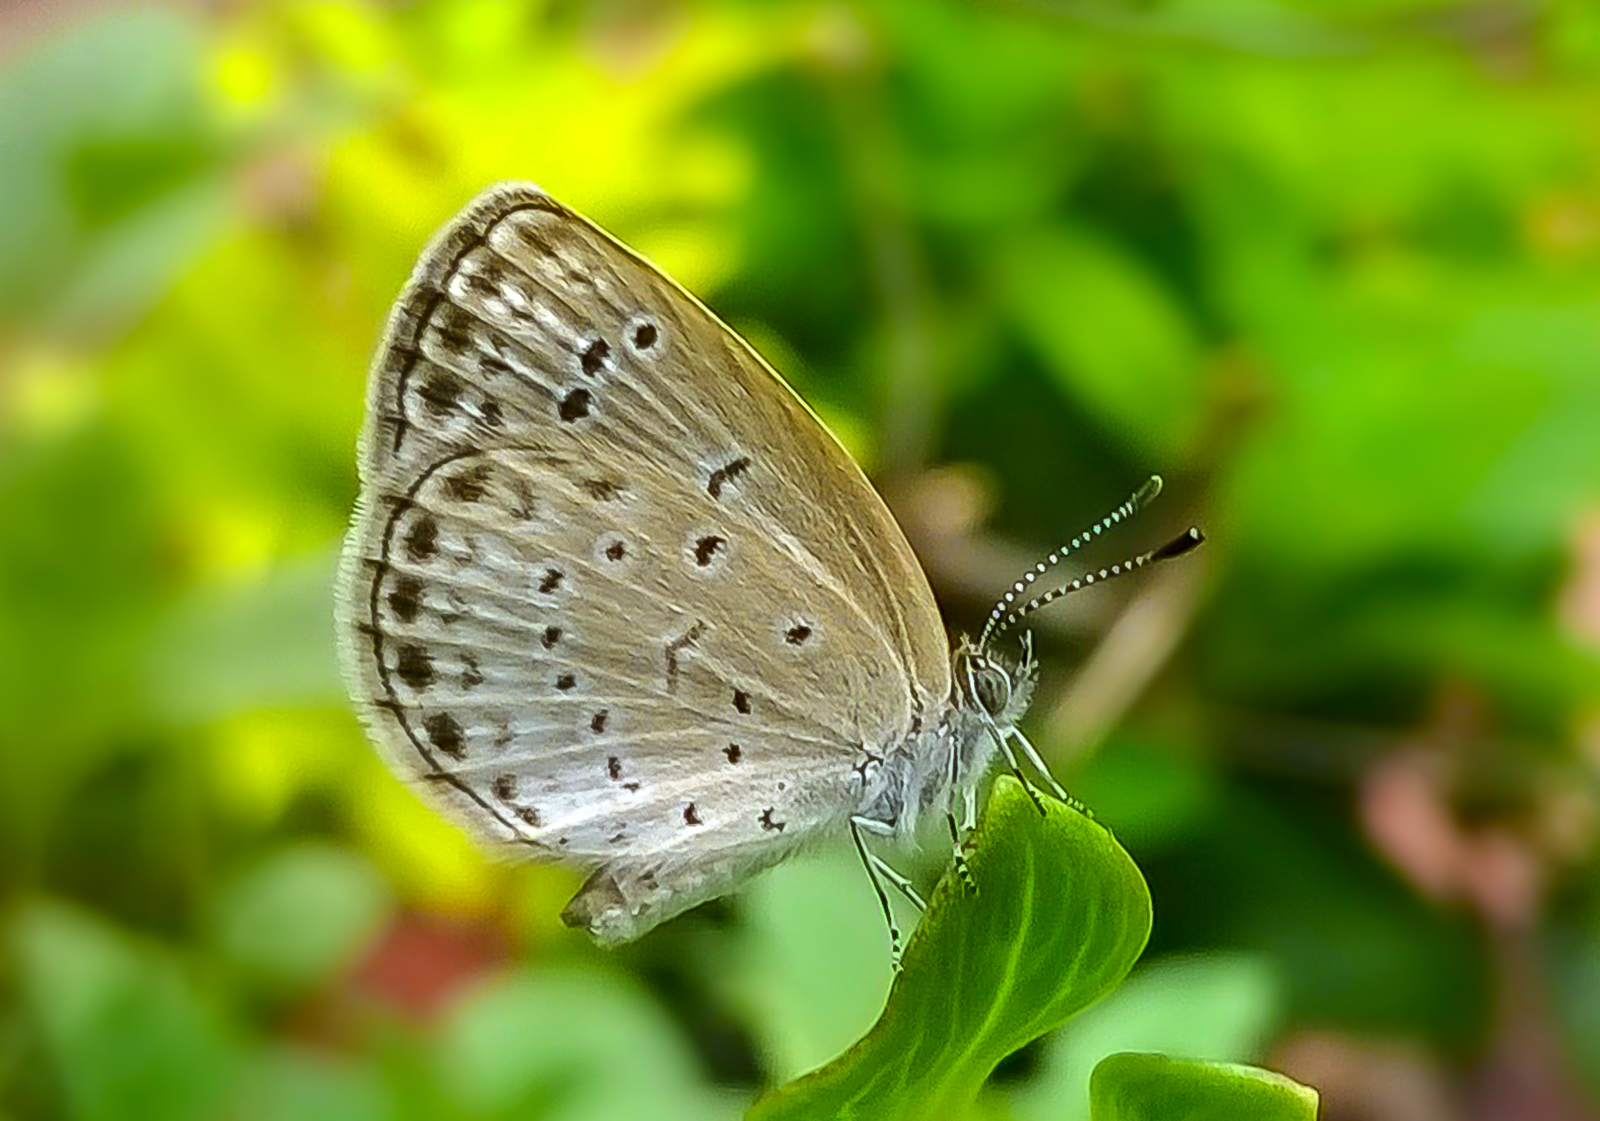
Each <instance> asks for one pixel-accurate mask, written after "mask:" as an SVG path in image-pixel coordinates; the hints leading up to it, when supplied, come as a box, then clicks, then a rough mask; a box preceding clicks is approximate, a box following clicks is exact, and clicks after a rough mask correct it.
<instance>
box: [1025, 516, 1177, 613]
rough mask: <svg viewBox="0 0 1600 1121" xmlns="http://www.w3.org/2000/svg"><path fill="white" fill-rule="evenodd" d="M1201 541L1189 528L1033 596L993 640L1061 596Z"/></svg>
mask: <svg viewBox="0 0 1600 1121" xmlns="http://www.w3.org/2000/svg"><path fill="white" fill-rule="evenodd" d="M1205 539H1206V537H1205V534H1203V533H1201V532H1200V531H1199V530H1198V529H1196V528H1195V527H1194V526H1190V527H1189V528H1188V530H1186V531H1185V532H1183V533H1181V534H1179V535H1178V536H1177V537H1174V538H1173V539H1172V540H1171V541H1168V542H1167V543H1166V544H1165V545H1163V546H1161V547H1160V548H1159V549H1151V550H1150V551H1149V552H1148V553H1140V554H1139V555H1138V556H1136V557H1130V558H1129V559H1128V560H1125V561H1123V562H1122V563H1121V564H1114V565H1112V566H1111V567H1110V568H1102V569H1101V570H1100V571H1099V572H1090V573H1087V574H1085V575H1083V576H1080V577H1078V578H1077V579H1076V580H1069V581H1068V582H1067V583H1065V584H1062V585H1061V586H1060V587H1058V588H1051V589H1050V590H1049V591H1048V592H1046V593H1044V595H1042V596H1035V597H1034V598H1033V599H1030V600H1029V601H1028V602H1027V603H1025V604H1023V605H1022V606H1021V607H1019V608H1017V609H1016V610H1015V611H1012V612H1010V613H1009V614H1007V615H1006V617H1005V622H1003V623H1001V624H1000V626H999V628H998V629H997V630H996V631H995V632H994V635H995V637H996V638H998V637H1000V636H1001V635H1002V634H1004V633H1005V632H1006V631H1008V630H1010V629H1011V628H1012V626H1014V625H1015V624H1016V622H1017V620H1019V619H1023V618H1026V617H1027V616H1029V615H1032V614H1033V613H1034V612H1035V611H1037V610H1039V608H1041V607H1045V606H1047V605H1049V604H1052V603H1054V602H1055V601H1056V600H1058V599H1060V598H1061V597H1062V596H1065V595H1071V594H1072V593H1073V592H1080V591H1082V590H1083V589H1084V588H1087V587H1089V586H1090V585H1091V584H1104V583H1105V582H1106V581H1107V580H1114V579H1115V578H1117V577H1118V576H1126V575H1127V574H1128V573H1130V572H1137V571H1139V569H1141V568H1143V567H1145V566H1146V565H1149V564H1155V563H1156V562H1157V561H1164V560H1171V559H1172V558H1173V557H1181V556H1183V554H1185V553H1187V552H1189V551H1190V550H1191V549H1194V548H1197V547H1198V546H1199V545H1200V543H1201V542H1203V541H1204V540H1205Z"/></svg>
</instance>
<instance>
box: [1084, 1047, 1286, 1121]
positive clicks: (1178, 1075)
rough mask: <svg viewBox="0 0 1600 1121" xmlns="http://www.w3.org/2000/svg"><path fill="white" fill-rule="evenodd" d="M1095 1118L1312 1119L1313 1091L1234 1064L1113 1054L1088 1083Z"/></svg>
mask: <svg viewBox="0 0 1600 1121" xmlns="http://www.w3.org/2000/svg"><path fill="white" fill-rule="evenodd" d="M1089 1097H1090V1101H1091V1103H1092V1108H1091V1116H1092V1117H1093V1119H1094V1121H1237V1119H1238V1118H1241V1117H1248V1118H1250V1119H1251V1121H1316V1117H1317V1092H1316V1091H1315V1090H1313V1089H1311V1088H1310V1087H1309V1086H1302V1085H1300V1083H1298V1082H1295V1081H1293V1080H1292V1079H1289V1078H1285V1077H1284V1076H1283V1075H1281V1074H1274V1073H1273V1072H1272V1071H1270V1070H1262V1069H1261V1068H1259V1067H1252V1066H1244V1065H1241V1064H1238V1063H1201V1062H1193V1061H1186V1060H1184V1059H1169V1058H1167V1056H1165V1055H1142V1054H1136V1053H1127V1054H1122V1055H1112V1056H1111V1057H1110V1058H1108V1059H1106V1060H1105V1061H1104V1062H1102V1063H1101V1064H1100V1065H1099V1066H1098V1067H1096V1068H1095V1072H1094V1078H1093V1079H1092V1080H1091V1082H1090V1083H1089Z"/></svg>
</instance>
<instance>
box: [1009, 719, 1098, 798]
mask: <svg viewBox="0 0 1600 1121" xmlns="http://www.w3.org/2000/svg"><path fill="white" fill-rule="evenodd" d="M1011 734H1012V735H1013V736H1016V737H1017V742H1018V743H1020V744H1021V745H1022V751H1023V754H1024V755H1026V756H1027V757H1028V762H1029V763H1031V764H1032V765H1033V767H1034V769H1035V770H1037V771H1038V772H1039V773H1040V774H1041V775H1043V776H1044V779H1045V781H1046V782H1048V783H1049V784H1050V789H1051V791H1052V792H1054V794H1055V796H1056V797H1057V798H1060V799H1061V800H1062V801H1063V802H1065V803H1066V804H1067V805H1069V806H1072V807H1074V808H1075V809H1080V810H1081V809H1083V803H1082V802H1079V801H1078V800H1077V799H1076V798H1074V797H1072V795H1070V794H1068V793H1067V792H1066V791H1065V790H1063V789H1062V788H1061V784H1060V783H1059V782H1057V781H1056V776H1055V775H1053V774H1051V773H1050V768H1049V767H1046V766H1045V765H1044V760H1043V759H1041V758H1039V753H1038V752H1037V751H1035V750H1034V749H1033V744H1031V743H1029V742H1028V737H1027V736H1025V735H1023V734H1022V729H1021V728H1012V729H1011Z"/></svg>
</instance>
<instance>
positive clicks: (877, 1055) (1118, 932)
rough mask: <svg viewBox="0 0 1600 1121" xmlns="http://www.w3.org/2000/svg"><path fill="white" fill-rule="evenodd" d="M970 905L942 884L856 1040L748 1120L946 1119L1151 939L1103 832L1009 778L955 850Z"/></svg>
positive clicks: (1145, 910) (1129, 869)
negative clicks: (959, 852) (963, 864)
mask: <svg viewBox="0 0 1600 1121" xmlns="http://www.w3.org/2000/svg"><path fill="white" fill-rule="evenodd" d="M968 863H969V865H970V867H971V870H972V877H973V881H974V883H975V884H976V886H977V892H976V894H974V893H973V892H972V890H971V889H970V888H968V887H966V886H965V885H964V884H963V883H962V882H961V880H960V879H959V878H957V877H955V876H953V875H946V876H945V878H944V880H942V881H941V882H940V884H939V886H938V888H937V890H936V891H935V892H934V896H933V900H932V902H931V904H930V905H929V908H928V913H927V915H926V916H925V917H924V919H923V921H922V925H921V926H920V927H918V928H917V931H916V933H915V934H914V935H913V936H912V939H911V943H910V945H909V946H908V947H907V950H906V955H905V962H904V965H905V968H904V970H903V971H902V972H901V974H900V976H899V977H898V978H897V979H896V981H895V984H894V987H893V988H892V989H890V991H889V1000H888V1004H887V1005H886V1006H885V1008H884V1011H883V1015H882V1016H881V1017H880V1018H879V1019H878V1022H877V1024H876V1025H875V1026H874V1027H873V1029H872V1030H871V1031H870V1032H868V1033H867V1035H866V1037H865V1038H864V1039H862V1040H861V1041H860V1042H859V1043H857V1044H856V1045H855V1046H854V1047H852V1048H851V1049H850V1050H849V1051H847V1052H846V1053H845V1054H844V1055H842V1056H841V1057H839V1058H838V1059H835V1060H834V1061H833V1062H832V1063H830V1064H829V1065H828V1066H826V1067H823V1068H822V1069H821V1070H819V1071H816V1072H814V1073H812V1074H809V1075H807V1076H806V1077H804V1078H802V1079H799V1080H798V1081H796V1082H793V1083H791V1084H790V1085H788V1086H786V1087H783V1088H782V1089H780V1090H778V1091H777V1092H775V1093H774V1094H772V1095H770V1096H768V1097H766V1098H764V1099H762V1100H761V1101H759V1102H758V1103H757V1104H756V1106H755V1108H754V1109H752V1110H751V1113H750V1117H752V1118H756V1119H759V1121H772V1119H777V1118H785V1119H787V1118H811V1117H815V1118H823V1117H827V1118H835V1117H839V1118H850V1117H871V1118H874V1119H878V1118H882V1119H893V1118H898V1117H905V1118H924V1117H951V1116H959V1115H960V1114H961V1112H962V1111H963V1110H965V1109H966V1108H967V1107H968V1106H969V1105H970V1104H971V1103H972V1101H973V1099H974V1098H975V1097H976V1096H977V1093H978V1091H979V1090H980V1089H981V1088H982V1086H983V1083H984V1080H985V1079H987V1078H988V1076H989V1072H990V1071H992V1070H993V1069H994V1067H995V1064H997V1063H998V1062H999V1061H1000V1060H1001V1059H1003V1058H1005V1057H1006V1056H1007V1055H1009V1054H1010V1053H1011V1052H1013V1051H1015V1050H1017V1049H1018V1048H1019V1047H1021V1046H1023V1045H1024V1044H1026V1043H1028V1042H1029V1041H1030V1040H1033V1039H1035V1038H1037V1037H1038V1036H1040V1035H1042V1034H1043V1033H1045V1032H1047V1031H1049V1030H1050V1029H1051V1028H1053V1027H1055V1026H1056V1025H1057V1024H1059V1023H1061V1022H1062V1021H1063V1020H1065V1019H1066V1018H1067V1017H1069V1016H1071V1015H1073V1014H1074V1013H1076V1012H1078V1011H1080V1010H1081V1009H1083V1008H1085V1007H1087V1006H1088V1005H1090V1004H1092V1003H1094V1001H1096V1000H1098V999H1099V998H1100V997H1102V996H1104V995H1105V994H1106V993H1107V992H1109V991H1110V990H1111V989H1113V988H1115V987H1116V985H1117V984H1118V983H1119V982H1120V981H1121V980H1122V978H1123V977H1124V976H1125V975H1126V974H1127V972H1128V970H1129V969H1130V968H1132V966H1133V963H1134V961H1135V960H1137V958H1138V956H1139V954H1140V952H1141V951H1142V950H1143V949H1144V944H1145V941H1146V939H1148V938H1149V936H1150V893H1149V890H1148V889H1147V888H1146V887H1145V883H1144V878H1143V877H1142V876H1141V875H1140V874H1139V869H1138V868H1137V867H1136V866H1135V865H1134V863H1133V861H1132V859H1131V858H1130V857H1129V856H1128V854H1127V853H1125V852H1124V851H1123V850H1122V848H1121V846H1119V845H1118V844H1117V842H1116V841H1115V840H1114V839H1113V838H1112V836H1111V834H1110V833H1108V832H1107V831H1106V830H1105V829H1104V828H1103V827H1102V826H1100V825H1098V824H1096V823H1095V822H1094V821H1093V820H1091V819H1090V818H1088V817H1085V816H1084V815H1083V814H1081V813H1079V812H1078V811H1076V810H1073V809H1071V808H1070V807H1068V806H1066V805H1063V804H1061V803H1059V802H1055V801H1046V803H1045V813H1044V814H1043V815H1041V814H1040V813H1039V812H1038V810H1036V809H1035V808H1034V806H1033V803H1032V802H1031V801H1030V799H1029V797H1028V795H1027V793H1026V792H1025V791H1024V790H1023V789H1022V787H1021V785H1020V784H1019V783H1018V782H1017V781H1016V780H1015V779H1012V778H1010V777H1009V776H1002V777H1001V778H1000V779H999V780H998V781H997V783H996V784H995V790H994V795H993V797H992V798H991V799H990V800H989V804H988V806H987V808H986V809H985V810H984V814H983V817H982V819H981V820H980V821H979V823H978V827H977V829H976V830H975V831H974V832H973V835H972V839H971V842H970V845H969V847H968Z"/></svg>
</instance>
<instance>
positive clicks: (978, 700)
mask: <svg viewBox="0 0 1600 1121" xmlns="http://www.w3.org/2000/svg"><path fill="white" fill-rule="evenodd" d="M954 666H955V678H956V703H957V705H958V706H959V707H961V708H963V709H965V710H967V711H968V712H973V713H977V712H982V713H984V714H986V715H987V716H988V718H989V719H990V720H992V721H993V722H994V723H995V724H996V725H997V726H999V727H1001V728H1011V727H1015V726H1016V724H1017V722H1018V721H1019V720H1021V719H1022V714H1023V713H1024V712H1026V711H1027V710H1028V704H1029V702H1030V701H1032V700H1033V687H1034V683H1035V682H1036V681H1037V680H1038V677H1039V663H1038V662H1037V661H1035V660H1034V657H1033V632H1031V631H1025V632H1023V635H1022V648H1021V651H1020V653H1019V655H1018V656H1017V657H1016V658H1007V657H1006V656H1004V655H1003V654H1001V653H1000V652H999V651H997V650H995V649H993V648H992V647H991V646H983V645H979V644H976V643H973V642H972V641H971V640H970V639H966V638H963V639H962V640H961V642H960V643H959V644H958V645H957V646H956V651H955V658H954Z"/></svg>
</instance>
